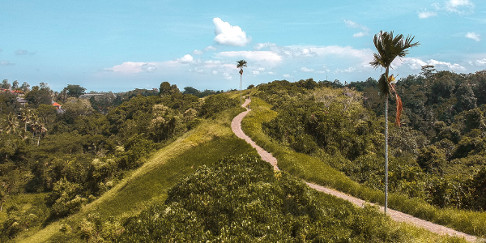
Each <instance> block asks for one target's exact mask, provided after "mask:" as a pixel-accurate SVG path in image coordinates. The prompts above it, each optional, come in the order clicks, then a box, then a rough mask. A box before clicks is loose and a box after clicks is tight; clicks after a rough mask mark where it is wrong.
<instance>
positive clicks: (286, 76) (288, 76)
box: [282, 73, 291, 78]
mask: <svg viewBox="0 0 486 243" xmlns="http://www.w3.org/2000/svg"><path fill="white" fill-rule="evenodd" d="M282 76H283V77H284V78H290V77H291V76H290V74H288V73H286V74H284V75H282Z"/></svg>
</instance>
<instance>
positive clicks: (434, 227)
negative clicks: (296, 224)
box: [231, 99, 478, 242]
mask: <svg viewBox="0 0 486 243" xmlns="http://www.w3.org/2000/svg"><path fill="white" fill-rule="evenodd" d="M250 102H251V100H250V99H246V100H245V102H244V103H243V105H242V107H243V108H245V109H246V111H244V112H242V113H240V114H238V115H237V116H236V117H235V118H234V119H233V121H232V122H231V130H233V132H234V133H235V135H236V136H237V137H239V138H241V139H243V140H245V141H246V142H247V143H248V144H250V145H251V146H252V147H253V148H255V149H256V150H257V152H258V154H259V155H260V156H261V157H262V159H263V160H264V161H266V162H268V163H270V164H271V165H272V166H273V168H274V169H275V170H280V169H279V168H278V166H277V159H276V158H275V157H273V155H272V154H271V153H269V152H267V151H265V150H264V149H263V148H262V147H260V146H258V145H257V144H256V143H255V142H254V141H253V140H252V139H251V138H250V137H248V136H247V135H246V134H245V133H244V132H243V130H242V129H241V121H242V120H243V118H244V117H245V116H246V115H247V114H248V113H249V112H250V111H251V109H249V108H248V107H247V106H248V104H250ZM306 184H307V185H308V186H309V187H311V188H313V189H314V190H317V191H320V192H323V193H326V194H330V195H333V196H335V197H338V198H341V199H344V200H346V201H349V202H351V203H353V204H354V205H356V206H358V207H364V206H365V204H368V205H375V206H379V205H376V204H373V203H369V202H365V201H364V200H361V199H359V198H356V197H353V196H350V195H348V194H346V193H343V192H340V191H336V190H334V189H331V188H327V187H324V186H320V185H317V184H314V183H310V182H306ZM379 207H380V210H381V211H382V212H383V211H384V208H383V207H382V206H379ZM387 215H388V216H389V217H390V218H391V219H393V220H395V221H397V222H405V223H409V224H412V225H415V226H417V227H420V228H423V229H426V230H428V231H431V232H433V233H436V234H440V235H450V236H457V237H463V238H464V239H466V240H467V241H470V242H476V241H477V240H478V238H477V237H476V236H473V235H468V234H465V233H462V232H459V231H456V230H453V229H451V228H447V227H445V226H442V225H438V224H434V223H431V222H429V221H425V220H423V219H419V218H416V217H413V216H411V215H408V214H405V213H402V212H399V211H396V210H393V209H387Z"/></svg>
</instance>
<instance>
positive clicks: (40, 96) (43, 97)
mask: <svg viewBox="0 0 486 243" xmlns="http://www.w3.org/2000/svg"><path fill="white" fill-rule="evenodd" d="M42 84H43V83H41V87H39V86H34V87H32V90H31V91H30V92H29V93H27V94H26V95H25V99H26V100H27V101H28V102H29V105H32V106H34V107H38V106H39V105H40V104H46V105H50V104H51V103H52V96H51V90H50V89H49V87H46V86H45V85H42Z"/></svg>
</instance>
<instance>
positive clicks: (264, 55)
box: [218, 51, 282, 65]
mask: <svg viewBox="0 0 486 243" xmlns="http://www.w3.org/2000/svg"><path fill="white" fill-rule="evenodd" d="M218 56H219V57H231V58H233V57H242V58H244V59H248V61H253V62H260V63H266V64H269V65H276V64H278V63H280V62H281V61H282V57H281V56H280V55H278V54H277V53H275V52H273V51H226V52H220V53H219V54H218Z"/></svg>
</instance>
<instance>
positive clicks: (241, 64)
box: [236, 60, 246, 99]
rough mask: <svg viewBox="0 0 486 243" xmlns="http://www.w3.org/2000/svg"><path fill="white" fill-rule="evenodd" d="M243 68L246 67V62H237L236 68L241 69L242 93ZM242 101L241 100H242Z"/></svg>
mask: <svg viewBox="0 0 486 243" xmlns="http://www.w3.org/2000/svg"><path fill="white" fill-rule="evenodd" d="M243 67H246V61H245V60H239V61H237V62H236V68H239V69H240V71H239V73H240V91H241V89H242V87H241V86H242V79H243ZM240 99H241V98H240Z"/></svg>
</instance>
